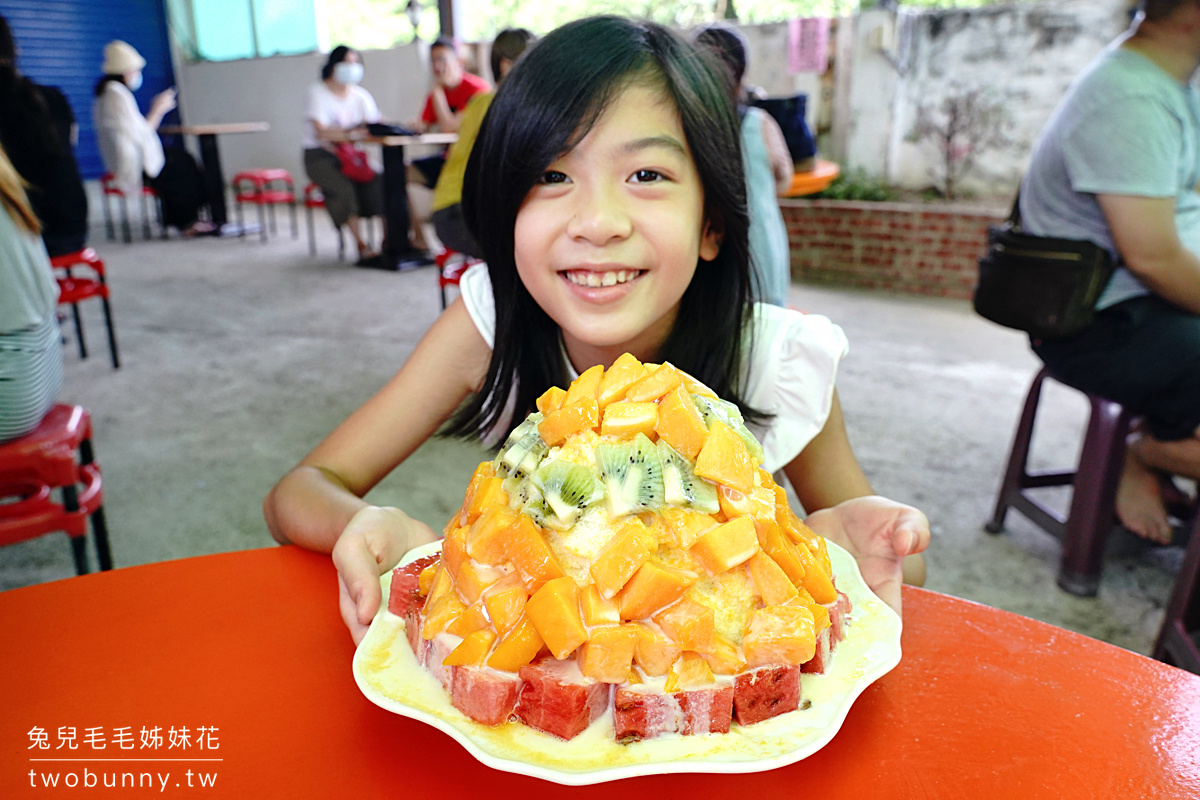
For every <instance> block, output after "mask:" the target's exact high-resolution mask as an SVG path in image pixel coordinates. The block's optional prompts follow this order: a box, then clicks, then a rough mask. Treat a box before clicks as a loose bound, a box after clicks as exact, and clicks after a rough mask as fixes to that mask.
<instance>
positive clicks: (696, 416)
mask: <svg viewBox="0 0 1200 800" xmlns="http://www.w3.org/2000/svg"><path fill="white" fill-rule="evenodd" d="M655 431H656V432H657V433H658V436H659V438H660V439H662V440H663V441H665V442H666V443H667V444H669V445H671V447H673V448H675V450H676V451H678V452H679V453H681V454H682V455H684V456H686V457H687V458H689V459H691V460H692V461H695V460H696V456H698V455H700V449H701V448H703V447H704V441H705V440H706V439H707V438H708V426H707V425H705V424H704V417H703V416H702V415H701V414H700V409H698V408H696V404H695V403H694V402H692V398H691V396H690V395H689V394H688V392H687V389H686V388H684V386H683V385H682V384H680V385H679V386H676V387H675V388H674V389H672V390H671V391H669V392H667V393H666V394H665V395H664V396H663V398H662V399H661V400H659V401H658V421H657V423H656V425H655Z"/></svg>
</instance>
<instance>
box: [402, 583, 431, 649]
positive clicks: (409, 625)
mask: <svg viewBox="0 0 1200 800" xmlns="http://www.w3.org/2000/svg"><path fill="white" fill-rule="evenodd" d="M424 607H425V598H424V597H420V596H418V597H417V598H416V600H415V601H414V602H412V603H411V604H409V606H408V610H407V611H405V612H404V633H405V635H406V636H408V646H409V647H411V648H412V651H413V655H414V656H416V657H417V663H418V664H421V665H422V666H424V664H425V651H426V649H427V648H428V646H429V643H428V642H427V641H425V638H424V637H423V636H421V609H422V608H424Z"/></svg>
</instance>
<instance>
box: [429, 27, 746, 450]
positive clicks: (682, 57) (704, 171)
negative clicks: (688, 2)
mask: <svg viewBox="0 0 1200 800" xmlns="http://www.w3.org/2000/svg"><path fill="white" fill-rule="evenodd" d="M723 69H724V67H723V66H721V65H720V64H719V63H717V62H716V61H715V59H713V57H712V56H710V55H709V54H707V53H703V52H701V51H700V50H699V49H697V48H696V47H694V46H693V45H692V44H690V43H689V42H687V41H686V40H685V39H683V38H682V37H681V36H679V35H678V34H676V33H674V32H672V31H670V30H669V29H667V28H665V27H663V26H661V25H658V24H656V23H652V22H647V21H639V20H630V19H625V18H621V17H612V16H602V17H591V18H588V19H582V20H578V21H575V22H571V23H568V24H566V25H564V26H562V27H561V28H558V29H557V30H555V31H553V32H552V33H550V34H548V35H547V36H546V37H545V38H544V39H542V40H541V41H539V42H538V43H537V44H536V45H534V46H533V47H532V48H531V49H530V50H529V51H527V52H526V53H525V55H524V56H523V57H522V58H521V60H520V61H519V62H518V63H517V65H516V66H515V67H513V70H512V72H511V73H510V74H509V76H508V77H507V78H505V80H504V82H503V84H501V86H500V88H499V89H498V90H497V92H496V97H495V99H494V100H493V101H492V104H491V106H490V108H489V109H488V112H487V115H486V116H485V118H484V121H483V125H482V127H481V128H480V131H479V137H478V139H477V140H476V142H475V146H474V148H473V149H472V151H471V157H470V160H469V161H468V163H467V169H466V174H465V177H464V180H463V199H462V205H463V213H464V216H465V218H466V221H467V225H468V226H469V227H470V228H471V230H472V232H473V233H474V234H475V237H476V239H477V241H478V242H479V243H480V246H481V247H482V248H483V252H484V254H485V255H486V256H487V264H488V272H489V275H490V277H491V283H492V293H493V296H494V298H495V305H496V328H495V331H496V332H495V342H494V345H493V349H492V358H491V363H490V364H489V366H488V373H487V377H486V379H485V381H484V385H483V387H482V389H481V390H480V392H479V393H478V394H476V395H474V396H473V397H472V398H470V399H469V400H468V401H467V402H466V403H465V404H464V405H463V406H462V407H461V408H460V409H459V410H458V412H456V413H455V415H454V417H453V418H451V420H450V421H449V423H448V424H447V426H446V428H445V430H444V431H443V433H445V434H447V435H451V436H462V437H470V436H478V435H481V434H487V433H491V432H493V429H494V428H495V427H496V426H497V425H499V424H501V422H502V420H503V419H504V418H505V409H506V406H507V404H508V403H509V402H510V398H511V402H512V403H513V408H512V417H511V419H510V420H509V423H508V424H509V427H511V426H513V425H515V424H516V423H518V422H520V421H521V420H523V419H524V418H525V416H526V415H528V414H529V413H530V412H532V411H533V410H535V408H536V400H537V398H538V396H539V395H541V394H542V393H543V392H544V391H545V390H546V389H548V388H549V387H550V386H554V385H558V386H565V385H566V384H567V383H568V382H569V377H568V373H567V364H566V361H565V359H564V357H563V350H562V339H561V331H560V330H559V328H558V325H557V324H556V323H555V322H554V321H553V320H552V319H551V318H550V316H549V315H548V314H546V312H545V311H543V310H542V309H541V307H539V306H538V304H537V303H536V302H534V300H533V298H532V297H531V296H530V294H529V292H528V290H526V288H525V286H524V284H522V283H521V279H520V277H519V276H518V275H517V267H516V262H515V259H514V256H513V230H514V228H515V226H516V219H517V211H518V210H519V209H520V207H521V203H522V202H523V201H524V199H525V196H526V195H527V194H528V193H529V191H530V189H532V188H533V186H534V183H535V182H536V181H537V179H538V178H539V176H540V175H541V174H542V173H543V172H544V171H545V169H546V167H547V166H549V165H550V164H551V163H553V162H554V161H555V160H556V159H558V158H559V157H560V156H561V155H562V154H563V153H566V152H568V151H569V150H570V149H571V148H572V147H574V146H575V145H576V144H577V143H578V142H579V141H580V140H581V139H582V138H583V137H584V136H585V135H586V134H587V132H588V130H589V129H590V128H591V127H592V125H594V124H595V122H596V120H597V119H598V118H599V117H600V115H601V114H602V113H603V112H604V110H605V108H607V106H608V105H609V104H610V103H611V102H612V101H613V100H614V99H615V98H616V97H617V95H618V94H619V93H620V92H621V91H622V90H623V89H625V88H626V87H627V86H629V85H630V84H635V83H636V84H642V85H649V86H653V87H655V88H660V89H661V90H662V91H663V92H664V94H665V95H666V96H667V97H669V98H670V99H671V100H672V101H673V103H674V105H675V107H676V109H678V111H679V116H680V120H681V122H682V126H683V131H684V134H685V136H686V138H687V144H688V147H689V148H690V150H691V153H692V159H693V161H694V162H695V165H696V171H697V172H698V173H699V176H700V182H701V185H702V186H703V189H704V211H705V218H706V219H707V220H708V222H709V223H710V224H711V225H712V226H713V228H714V230H717V231H719V232H720V233H721V235H722V240H721V248H720V252H719V253H718V254H717V257H716V258H714V259H713V260H712V261H704V260H703V259H701V260H700V261H699V263H698V264H697V267H696V273H695V275H694V277H693V279H692V282H691V284H690V285H689V286H688V288H687V290H686V291H685V292H684V294H683V298H682V300H681V302H680V306H679V313H678V315H677V317H676V320H675V326H674V328H673V329H672V331H671V333H670V335H669V336H668V337H667V340H666V341H665V342H664V343H663V346H662V348H661V350H660V352H659V353H657V354H656V357H657V359H658V360H659V361H670V362H671V363H673V364H675V365H676V366H677V367H679V368H680V369H683V370H685V371H686V372H688V373H690V374H692V375H693V376H695V377H696V378H698V379H699V380H701V381H703V382H704V383H705V384H707V385H708V386H709V387H711V388H712V389H713V390H714V391H715V392H717V394H719V395H720V396H721V397H724V398H726V399H729V400H732V401H734V402H737V403H738V405H739V406H741V407H742V410H743V413H745V414H747V415H749V416H750V417H751V418H755V417H760V416H761V415H759V414H757V413H756V412H755V411H754V410H753V409H750V408H747V407H746V405H745V403H744V402H743V401H742V399H741V391H742V389H743V388H744V379H745V375H744V372H743V364H744V359H745V357H746V350H747V349H748V345H749V344H750V342H749V341H748V337H750V336H751V326H750V325H749V320H750V314H751V313H752V308H753V307H752V305H751V303H750V270H749V243H748V240H747V230H748V228H749V221H748V218H747V216H746V190H745V182H744V178H743V174H742V155H741V144H740V138H739V134H738V120H737V115H736V113H735V111H734V107H733V104H732V103H731V102H730V98H729V94H728V91H727V89H726V86H725V83H726V78H724V77H723V75H722V71H723ZM579 366H580V368H583V367H586V366H590V365H582V364H581V365H579ZM501 433H504V431H501Z"/></svg>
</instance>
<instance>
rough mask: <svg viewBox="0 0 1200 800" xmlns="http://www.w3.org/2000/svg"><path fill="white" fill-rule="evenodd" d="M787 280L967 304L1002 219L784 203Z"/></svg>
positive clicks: (959, 210) (959, 211)
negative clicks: (990, 234) (992, 228)
mask: <svg viewBox="0 0 1200 800" xmlns="http://www.w3.org/2000/svg"><path fill="white" fill-rule="evenodd" d="M780 206H781V208H782V209H783V220H784V223H785V224H786V225H787V229H788V243H789V246H790V248H791V254H792V280H794V281H798V282H802V283H803V282H808V283H826V284H835V285H838V286H857V287H862V288H869V289H889V290H892V291H897V292H908V293H912V294H927V295H937V296H940V297H957V298H970V296H971V292H972V290H973V289H974V287H975V277H976V272H977V269H978V260H979V256H980V255H981V254H982V253H983V250H984V248H985V246H986V242H987V228H988V225H991V224H995V223H996V222H999V221H1000V220H1002V219H1003V218H1004V217H1005V216H1007V213H1006V212H1002V211H996V210H989V209H980V208H976V207H968V206H955V205H926V204H909V203H868V202H852V201H846V200H804V199H793V200H781V201H780Z"/></svg>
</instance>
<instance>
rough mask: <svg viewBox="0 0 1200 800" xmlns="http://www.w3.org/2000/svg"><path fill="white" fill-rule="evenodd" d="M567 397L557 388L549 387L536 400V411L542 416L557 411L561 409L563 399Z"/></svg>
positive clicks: (564, 392)
mask: <svg viewBox="0 0 1200 800" xmlns="http://www.w3.org/2000/svg"><path fill="white" fill-rule="evenodd" d="M566 396H567V393H566V391H565V390H563V389H561V388H560V387H558V386H551V387H550V388H549V389H547V390H546V391H544V392H542V396H541V397H539V398H538V399H537V410H538V411H540V412H542V414H549V413H550V412H551V411H557V410H558V409H560V408H562V404H563V398H565V397H566Z"/></svg>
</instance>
